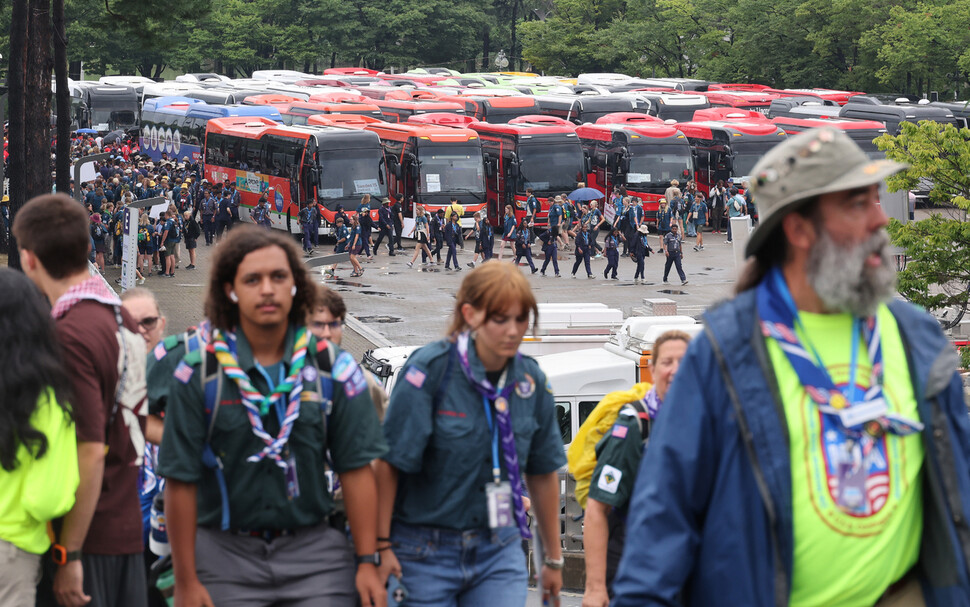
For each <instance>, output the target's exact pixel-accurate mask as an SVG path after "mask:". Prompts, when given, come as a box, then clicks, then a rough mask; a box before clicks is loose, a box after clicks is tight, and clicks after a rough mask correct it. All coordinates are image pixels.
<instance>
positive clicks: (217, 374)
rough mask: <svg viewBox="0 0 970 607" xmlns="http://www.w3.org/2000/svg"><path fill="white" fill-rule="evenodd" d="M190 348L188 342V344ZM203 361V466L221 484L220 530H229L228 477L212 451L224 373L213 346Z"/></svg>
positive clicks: (202, 351)
mask: <svg viewBox="0 0 970 607" xmlns="http://www.w3.org/2000/svg"><path fill="white" fill-rule="evenodd" d="M186 346H188V342H186ZM199 354H200V358H201V360H202V363H201V366H200V371H201V372H200V373H199V378H200V380H201V381H202V391H203V393H204V395H205V425H206V433H205V444H203V445H202V465H204V466H205V467H206V468H209V469H210V470H212V471H213V472H214V473H215V475H216V482H218V483H219V496H220V497H221V499H222V521H221V523H220V525H219V528H220V529H221V530H222V531H226V530H228V529H229V489H228V487H227V486H226V475H225V473H224V472H223V466H222V459H221V458H220V457H219V456H218V455H216V453H215V451H213V450H212V432H213V430H214V429H215V425H216V415H217V414H218V413H219V404H220V400H221V396H222V381H223V373H222V372H221V371H222V370H221V369H220V368H219V361H218V360H216V354H215V350H213V349H212V346H211V344H210V345H207V346H206V347H205V349H204V350H201V351H200V352H199Z"/></svg>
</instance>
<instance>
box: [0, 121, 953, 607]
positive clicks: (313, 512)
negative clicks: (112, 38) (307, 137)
mask: <svg viewBox="0 0 970 607" xmlns="http://www.w3.org/2000/svg"><path fill="white" fill-rule="evenodd" d="M901 168H902V165H899V164H897V163H894V162H891V161H885V160H883V161H870V160H869V159H868V157H867V156H866V155H865V153H864V152H862V151H861V150H860V149H859V148H858V147H857V146H856V145H855V144H854V143H853V142H852V141H851V140H850V139H849V138H848V137H846V136H845V135H844V134H842V133H841V132H839V131H836V130H834V129H816V130H811V131H807V132H805V133H803V134H800V135H797V136H794V137H791V138H789V139H788V140H786V141H785V142H782V143H781V144H779V145H778V146H777V147H776V148H774V149H773V150H772V151H771V152H769V153H768V154H767V155H766V156H765V158H764V159H762V160H761V161H760V162H759V164H758V165H757V166H756V167H755V170H754V177H753V179H755V183H754V184H752V185H753V186H754V188H755V190H756V194H757V195H758V201H759V204H760V205H761V207H762V208H761V218H760V219H761V221H760V225H759V226H758V227H757V228H756V229H755V230H754V232H752V234H751V235H750V238H749V240H748V244H747V249H746V252H747V254H748V255H749V261H748V263H747V266H746V268H745V271H744V273H743V275H742V277H741V278H740V280H739V281H738V284H737V294H736V296H735V297H734V298H733V299H731V300H730V301H727V302H724V303H722V304H720V305H718V306H716V307H714V308H712V309H711V310H709V311H708V312H707V313H706V314H705V316H704V322H705V325H706V330H705V331H704V332H703V333H701V334H699V335H698V336H697V337H695V338H694V339H690V338H689V337H688V336H687V335H686V334H683V333H680V332H669V333H666V334H664V335H661V336H660V337H659V338H658V339H657V340H656V342H655V344H654V349H653V359H652V362H651V365H650V370H651V373H652V377H653V380H652V384H650V385H646V384H637V385H635V386H633V387H632V389H631V390H630V391H629V393H624V394H623V395H620V396H617V395H608V396H607V397H606V398H604V400H603V401H602V402H601V403H600V404H599V405H597V407H596V409H594V413H593V414H591V416H590V419H593V418H594V417H595V418H596V419H598V420H600V421H602V420H606V421H605V422H604V424H605V430H604V431H603V432H602V433H601V435H600V436H598V437H596V440H595V441H592V444H590V443H587V444H584V445H579V446H580V447H582V448H583V450H587V448H588V449H589V450H590V451H592V452H593V453H594V454H595V455H594V456H592V464H593V465H592V466H590V473H589V476H588V477H587V478H586V481H587V484H588V494H587V496H586V499H585V503H586V525H585V530H584V544H585V546H586V569H587V576H586V579H587V588H586V593H585V596H584V598H583V601H584V606H585V607H606V606H607V605H613V606H614V607H627V606H631V607H632V606H638V607H639V606H642V605H675V604H683V605H689V606H709V605H759V606H760V605H764V606H767V605H794V606H804V605H819V604H821V605H846V606H849V605H878V606H880V607H887V606H889V605H893V606H904V607H908V606H910V605H914V606H918V605H931V606H936V605H940V606H943V605H946V606H952V605H970V530H968V528H967V521H968V520H970V474H968V471H970V418H968V415H967V409H966V405H965V403H964V400H963V388H962V381H961V379H960V376H959V373H958V372H957V364H958V357H957V356H956V354H955V352H954V351H953V349H952V347H951V346H950V344H949V342H948V341H947V339H946V337H945V336H944V335H943V333H942V332H941V331H940V329H939V326H938V325H937V324H936V322H935V321H934V320H933V319H932V318H931V317H930V316H929V315H927V314H926V313H925V312H922V311H920V310H917V309H916V308H914V307H912V306H910V305H908V304H906V303H904V302H900V301H897V300H894V299H893V294H894V287H895V272H894V269H893V268H894V266H893V263H892V257H891V251H890V249H889V240H888V236H887V234H886V230H885V226H886V224H887V219H886V215H885V214H884V212H883V211H882V209H881V207H880V205H879V199H878V184H879V183H880V182H881V181H882V180H883V179H884V178H885V177H887V176H889V175H891V174H893V173H895V172H897V171H899V170H900V169H901ZM672 187H674V188H676V187H677V184H674V185H672ZM681 197H682V196H681ZM675 198H676V197H675ZM728 201H730V199H728ZM694 204H695V205H696V204H697V202H696V199H695V203H694ZM590 207H591V208H592V209H595V208H596V206H595V205H590ZM367 215H369V213H368V214H367ZM686 219H687V220H688V221H689V220H691V219H692V216H690V215H689V216H688V217H687V218H686ZM351 221H353V219H351ZM89 225H90V219H89V216H88V213H87V212H86V211H85V209H84V207H82V206H81V205H79V204H77V202H76V201H74V200H73V199H70V198H68V197H66V196H63V195H59V194H52V195H46V196H41V197H38V198H36V199H34V200H32V201H30V202H28V204H27V205H25V206H24V207H23V208H22V209H21V210H20V212H18V214H17V216H16V219H15V221H14V225H13V232H14V234H15V236H16V238H17V242H18V246H19V251H18V253H19V255H20V258H21V263H22V267H23V268H24V275H20V274H17V273H15V272H13V271H10V270H3V271H0V287H3V288H0V329H3V330H4V333H3V336H4V344H5V347H4V349H3V350H2V351H0V363H2V364H0V388H2V393H3V394H4V397H3V400H2V405H0V565H2V566H0V604H4V605H7V604H10V605H30V604H38V605H62V606H66V607H79V606H81V605H85V604H90V605H98V606H101V605H125V606H132V607H140V606H144V605H148V604H149V596H150V592H149V584H148V583H147V579H148V578H147V575H146V558H145V553H144V551H145V537H146V534H147V533H149V529H148V527H151V530H150V531H151V534H152V535H151V538H152V542H151V543H152V544H155V543H156V541H160V539H161V537H162V535H163V534H161V533H160V531H161V529H160V525H158V524H157V521H158V515H159V514H163V515H164V519H165V527H166V530H167V542H168V544H169V547H170V548H169V549H170V555H169V558H168V559H166V560H163V561H162V564H164V563H169V564H170V567H171V571H172V572H173V573H174V586H173V590H174V602H175V605H177V606H178V607H206V606H209V607H212V606H216V605H218V606H220V607H221V606H224V605H228V606H231V605H254V606H255V605H259V606H267V607H269V606H270V605H273V606H280V605H287V606H294V607H295V606H303V605H335V606H347V607H351V606H354V605H357V604H363V605H377V606H378V607H385V606H386V605H388V604H403V605H410V606H428V607H430V606H440V605H452V606H456V607H478V606H485V605H489V606H491V605H501V606H503V607H506V606H509V607H513V606H523V605H524V604H525V601H526V596H527V588H528V579H529V573H528V566H527V563H526V559H525V555H524V554H523V552H522V548H521V540H522V539H523V538H532V539H533V540H534V543H535V546H536V549H537V550H540V551H541V554H542V557H541V560H540V562H539V567H538V569H539V570H538V575H537V583H538V587H539V589H540V591H541V592H542V594H543V598H544V599H545V600H546V601H547V602H548V603H550V604H554V603H556V602H557V601H558V595H559V591H560V588H561V587H562V568H563V566H564V558H563V553H562V544H561V538H560V487H559V480H558V474H557V472H558V470H560V469H561V468H562V467H563V466H564V465H566V463H567V458H566V456H565V454H564V448H563V444H562V439H561V434H560V429H559V425H558V422H557V419H556V412H555V396H554V386H551V385H549V383H548V382H547V380H546V377H545V375H544V373H543V371H542V369H541V368H540V367H539V365H538V364H537V363H536V361H535V360H533V359H532V358H530V357H528V356H524V355H521V354H520V353H519V352H518V349H519V346H520V344H521V342H522V340H523V338H524V337H525V334H526V333H527V332H528V331H529V329H530V326H531V325H532V324H533V323H535V322H536V321H537V320H538V306H537V303H536V297H535V294H534V293H533V291H532V288H531V286H530V284H529V282H528V280H527V278H526V275H525V274H524V273H523V272H521V271H520V270H519V268H518V266H517V265H515V264H512V263H507V262H498V261H495V262H490V263H486V264H481V265H480V266H476V267H474V269H472V270H471V271H470V272H468V273H467V274H466V275H465V276H464V277H463V280H462V282H461V285H460V287H459V289H458V291H457V293H456V296H455V305H454V309H453V313H452V316H451V319H450V323H449V326H448V328H447V330H446V331H445V334H444V335H443V336H442V338H441V339H440V340H438V341H435V342H432V343H430V344H428V345H426V346H424V347H422V348H419V349H418V350H417V351H415V352H414V353H413V354H412V355H411V356H410V357H409V358H408V359H407V361H406V362H405V364H404V367H403V369H401V371H400V376H399V379H398V381H396V382H395V384H394V388H393V390H392V391H391V394H390V396H389V401H388V402H387V404H386V407H385V405H384V404H383V398H382V396H381V393H380V391H381V388H380V386H379V385H377V384H376V382H375V381H374V379H373V378H372V377H370V376H369V375H368V374H367V373H366V372H365V370H364V369H363V368H361V367H360V366H359V365H358V364H357V362H356V361H355V360H354V359H353V357H352V356H351V355H350V354H349V353H347V352H346V351H344V350H342V349H341V348H340V346H339V342H340V339H341V336H342V327H343V318H344V316H345V314H346V307H345V306H344V304H343V302H342V301H341V300H340V298H339V296H338V295H337V294H336V293H334V292H332V291H330V290H328V289H326V287H324V286H322V285H320V284H317V283H316V282H315V281H314V280H313V279H312V278H311V276H310V274H309V273H308V270H307V269H306V267H305V265H304V263H303V260H302V258H301V253H300V251H299V248H298V247H297V245H296V244H295V243H294V242H293V241H292V239H290V238H288V237H287V236H286V235H285V234H282V233H280V232H278V231H274V230H263V229H259V228H258V227H253V226H241V227H238V228H234V229H232V230H231V231H230V232H229V233H228V234H227V235H225V236H224V237H223V240H222V241H221V242H220V243H219V246H218V247H217V248H216V249H215V250H214V253H213V263H212V269H211V272H210V275H209V277H208V284H207V289H206V297H205V304H204V310H201V311H200V322H199V324H198V325H197V326H195V327H193V328H191V329H189V330H187V331H184V332H181V333H173V334H171V335H167V336H166V335H165V333H166V331H167V328H168V327H167V324H166V321H165V319H164V315H163V314H162V311H161V310H160V309H159V307H158V303H157V301H155V299H154V297H153V296H152V294H151V292H150V291H147V290H140V289H138V290H133V291H130V292H127V293H126V294H125V297H124V300H122V299H121V298H119V297H118V296H117V295H116V294H115V292H114V291H113V290H111V289H110V288H109V287H108V286H107V285H106V284H105V282H104V280H103V279H102V278H101V277H100V276H91V275H90V274H89V273H88V271H87V258H88V252H89V249H90V246H91V245H90V231H89ZM516 225H521V226H523V227H521V228H519V230H520V231H523V232H525V235H524V237H525V238H530V237H531V232H530V231H529V226H528V223H525V222H520V223H518V224H516ZM675 226H677V228H676V230H677V231H678V232H679V228H680V222H679V221H678V223H674V224H672V225H671V227H670V233H669V234H667V235H665V239H666V238H668V237H669V236H671V235H675ZM554 227H555V226H554ZM558 227H560V228H562V223H561V222H560V224H559V226H558ZM569 227H570V228H571V229H569V230H562V229H560V230H558V231H554V230H549V239H550V240H553V239H557V238H559V237H562V238H563V240H564V246H566V244H567V243H568V242H569V241H568V240H566V239H567V238H572V239H573V240H572V246H573V247H576V248H582V249H584V252H583V254H582V260H585V259H586V258H587V256H588V255H589V254H591V252H592V250H594V249H595V248H596V245H595V244H594V243H595V241H596V237H595V236H594V235H592V234H590V232H591V228H597V227H599V224H598V223H596V224H593V223H592V222H589V225H585V226H583V225H582V223H581V222H580V225H579V230H578V231H577V230H575V229H574V227H573V226H569ZM627 227H628V226H627ZM567 232H574V233H573V234H567ZM636 232H637V233H639V226H637V229H636ZM620 236H623V231H622V230H621V229H618V228H617V227H616V226H613V225H611V226H610V230H609V234H608V236H607V238H606V241H605V244H606V245H607V247H609V246H610V242H609V241H610V239H612V241H613V242H612V244H613V245H614V246H613V249H617V248H619V247H620V246H622V245H621V244H620V243H621V242H623V241H622V239H621V238H620ZM675 236H676V237H677V238H678V239H679V235H675ZM358 238H359V237H358ZM453 238H457V234H455V233H453ZM553 242H554V243H555V241H554V240H553ZM351 244H352V245H354V244H355V243H354V241H351ZM421 244H423V245H424V247H423V248H422V249H421V250H423V251H425V252H426V253H427V254H428V255H429V256H430V255H431V253H432V251H431V250H430V248H429V247H428V246H427V244H428V243H427V242H421V240H420V239H419V246H420V245H421ZM456 246H457V245H456ZM551 246H555V245H551ZM665 246H667V247H669V245H665ZM698 246H700V245H698ZM607 250H609V248H607ZM449 253H450V251H449ZM449 256H450V255H449ZM608 257H609V256H608ZM452 261H453V259H452ZM25 302H26V303H27V304H28V305H25ZM698 377H704V381H703V382H700V381H698V379H697V378H698ZM607 407H612V409H610V411H611V412H612V414H611V415H609V416H608V415H607V411H606V409H607ZM584 427H585V426H584ZM581 434H582V432H581ZM588 436H593V435H591V434H590V435H588ZM573 446H576V443H574V445H573ZM572 451H573V450H572V448H571V449H570V458H569V464H570V467H571V469H572V465H573V452H572ZM585 457H586V459H587V462H589V459H590V458H589V455H588V452H587V455H586V456H585ZM577 480H579V479H578V478H577ZM162 485H164V487H162ZM577 493H578V492H577ZM577 498H578V499H580V500H581V501H583V498H582V496H580V495H577ZM146 512H147V516H146ZM530 513H531V515H532V516H533V517H534V524H530ZM150 519H155V521H156V524H155V525H149V523H148V521H149V520H150ZM156 533H158V535H156ZM533 535H535V536H536V537H533ZM161 551H162V552H164V550H161ZM149 558H150V559H154V558H155V557H154V556H151V557H149ZM157 566H158V565H157V564H156V567H157ZM38 578H41V582H40V584H39V585H37V584H36V580H37V579H38Z"/></svg>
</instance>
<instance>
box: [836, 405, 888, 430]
mask: <svg viewBox="0 0 970 607" xmlns="http://www.w3.org/2000/svg"><path fill="white" fill-rule="evenodd" d="M888 412H889V407H888V406H887V405H886V399H884V398H877V399H875V400H871V401H864V402H857V403H853V405H852V406H851V407H846V408H845V409H840V410H839V417H841V418H842V425H843V426H845V427H846V428H854V427H855V426H859V425H862V424H864V423H866V422H870V421H872V420H874V419H879V418H880V417H884V416H885V415H886V413H888Z"/></svg>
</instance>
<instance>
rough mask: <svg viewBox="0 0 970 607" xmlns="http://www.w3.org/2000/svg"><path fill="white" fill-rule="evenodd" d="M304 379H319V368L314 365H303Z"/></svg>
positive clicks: (311, 380)
mask: <svg viewBox="0 0 970 607" xmlns="http://www.w3.org/2000/svg"><path fill="white" fill-rule="evenodd" d="M303 381H310V382H313V381H317V370H316V369H315V368H314V367H303Z"/></svg>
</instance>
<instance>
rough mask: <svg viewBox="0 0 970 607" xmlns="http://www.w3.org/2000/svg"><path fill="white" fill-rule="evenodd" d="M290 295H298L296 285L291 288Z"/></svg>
mask: <svg viewBox="0 0 970 607" xmlns="http://www.w3.org/2000/svg"><path fill="white" fill-rule="evenodd" d="M290 295H292V296H293V297H296V285H293V288H292V289H290Z"/></svg>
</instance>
